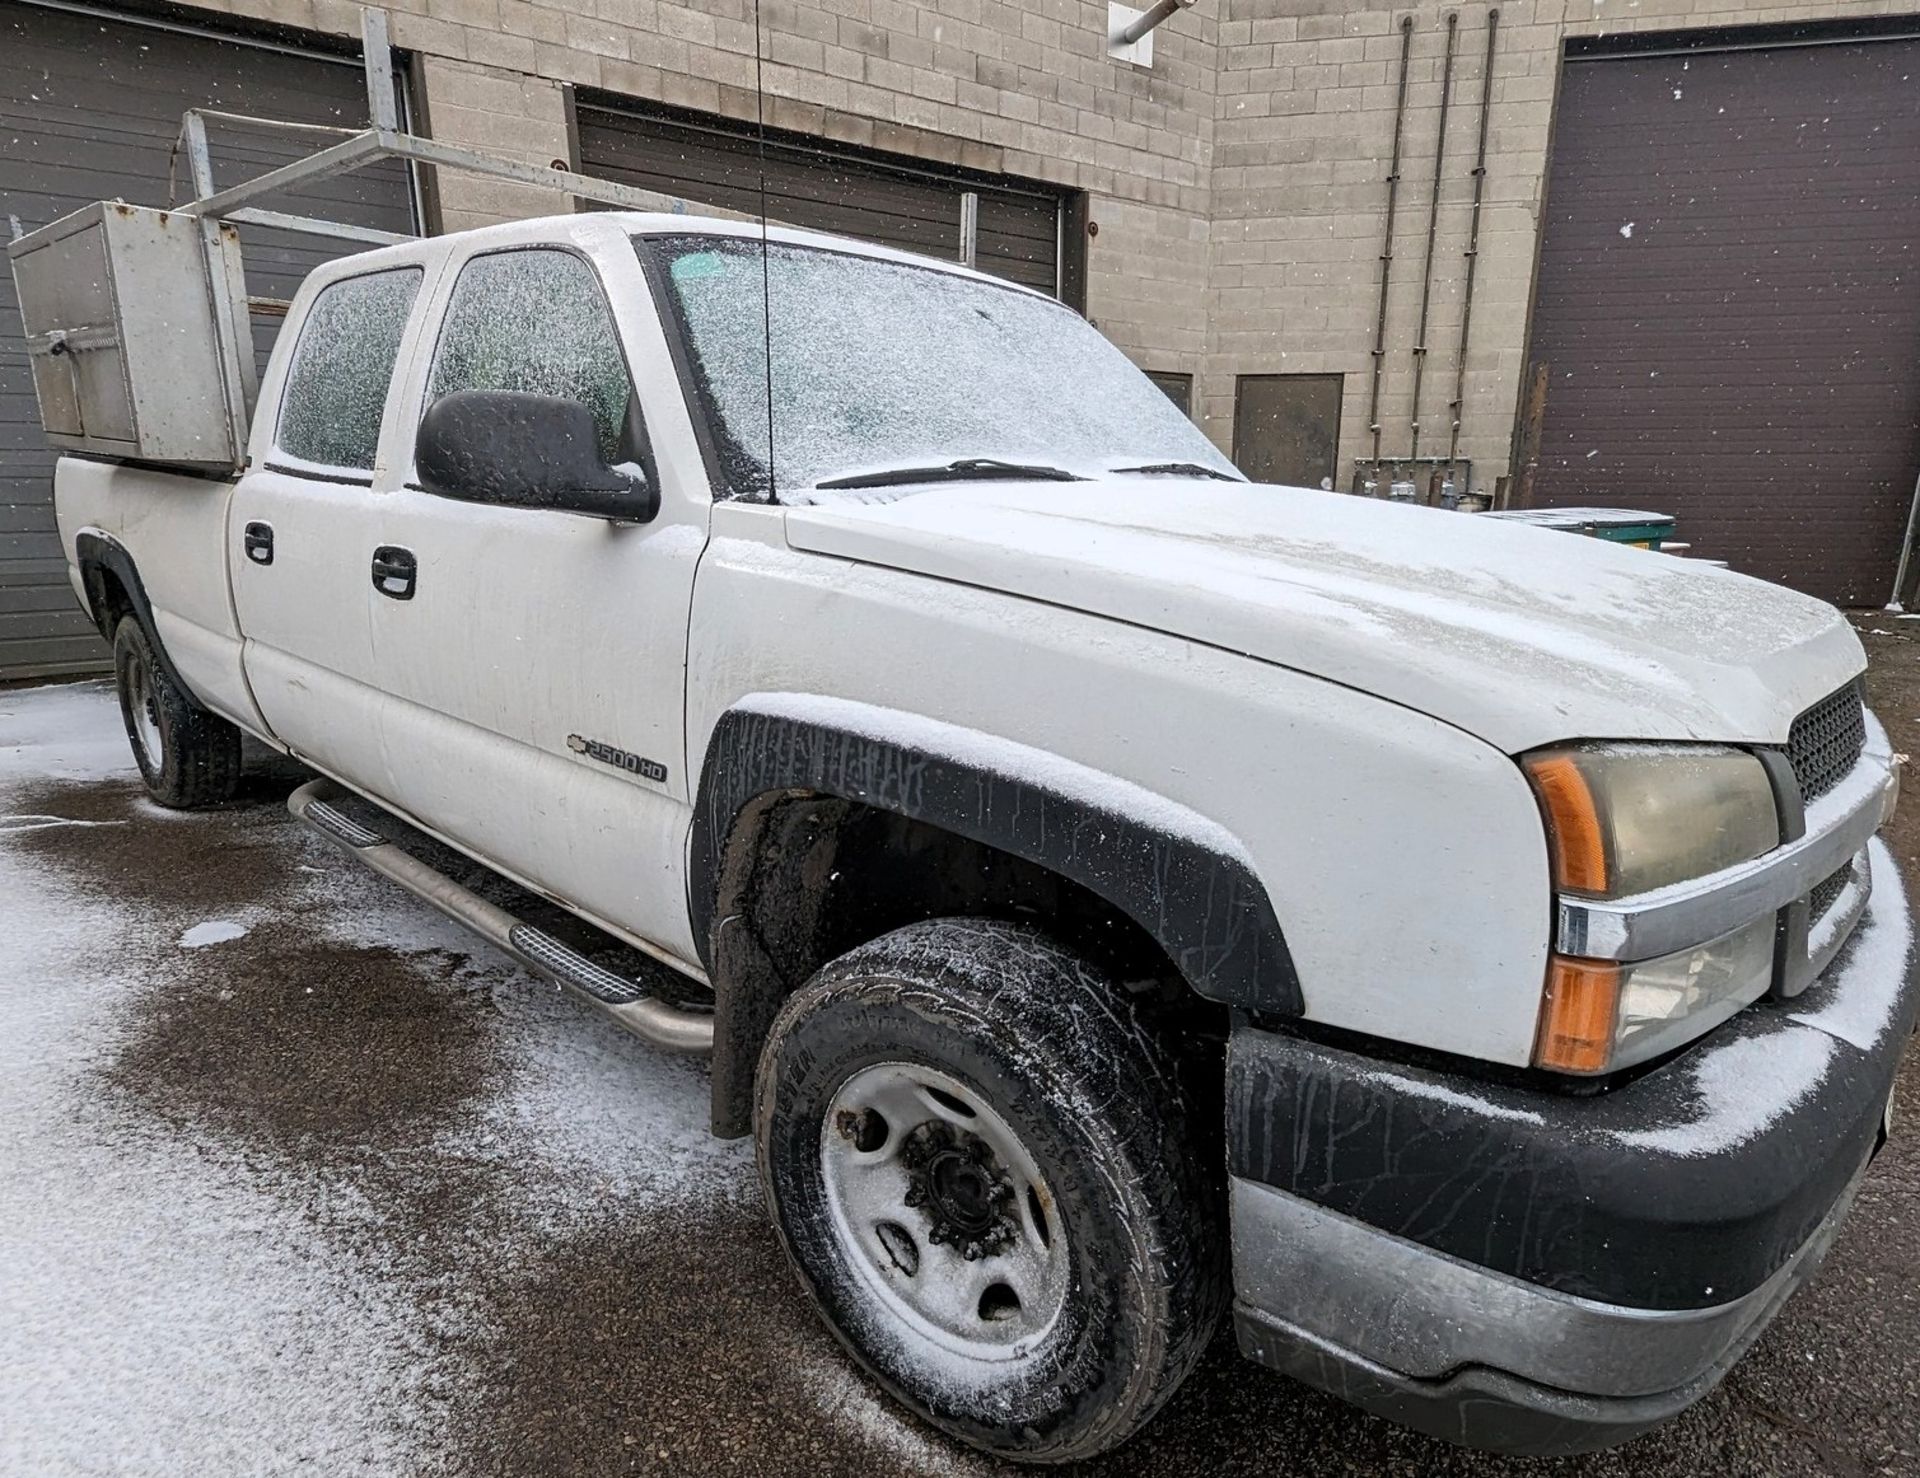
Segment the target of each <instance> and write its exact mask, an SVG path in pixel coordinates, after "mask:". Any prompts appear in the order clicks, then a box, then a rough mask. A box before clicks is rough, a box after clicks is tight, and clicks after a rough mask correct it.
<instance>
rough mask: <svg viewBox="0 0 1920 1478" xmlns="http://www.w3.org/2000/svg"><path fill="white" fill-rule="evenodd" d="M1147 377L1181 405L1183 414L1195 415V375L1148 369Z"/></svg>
mask: <svg viewBox="0 0 1920 1478" xmlns="http://www.w3.org/2000/svg"><path fill="white" fill-rule="evenodd" d="M1147 378H1148V379H1149V380H1151V381H1153V383H1154V384H1156V385H1158V386H1159V387H1160V389H1161V390H1162V391H1163V392H1165V394H1166V397H1167V399H1168V400H1171V401H1172V402H1173V403H1174V404H1175V405H1177V406H1179V407H1180V414H1181V415H1183V416H1192V415H1193V376H1192V375H1181V374H1175V373H1174V372H1173V371H1172V370H1148V371H1147Z"/></svg>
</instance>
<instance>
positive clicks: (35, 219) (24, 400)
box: [0, 0, 413, 681]
mask: <svg viewBox="0 0 1920 1478" xmlns="http://www.w3.org/2000/svg"><path fill="white" fill-rule="evenodd" d="M0 57H4V58H5V60H4V62H0V224H4V223H5V222H6V219H7V217H8V216H9V215H13V216H17V217H19V219H20V223H21V226H22V227H23V229H26V230H29V231H30V230H32V229H34V228H35V227H36V226H43V225H45V224H46V223H47V222H49V221H53V220H57V219H59V218H60V217H61V216H63V215H66V214H67V213H68V212H69V211H73V210H77V209H79V208H80V207H81V206H83V205H86V204H88V203H89V202H91V201H94V200H108V199H112V198H113V197H115V196H121V197H124V198H125V199H127V200H131V201H134V202H136V203H138V204H142V205H164V204H166V203H167V200H168V186H167V177H168V169H169V165H170V164H171V165H172V169H173V176H174V179H175V181H176V188H177V192H178V193H177V194H176V196H175V197H174V198H177V199H186V198H187V197H188V196H189V195H191V194H192V190H191V185H190V180H189V176H188V174H187V171H186V162H185V160H184V159H180V160H173V159H170V154H171V151H172V146H173V141H174V138H175V136H176V134H177V133H178V132H179V129H180V115H181V113H182V112H183V111H184V110H185V109H187V108H190V107H217V108H220V109H222V110H225V111H228V112H234V113H243V114H249V115H252V116H256V117H267V118H283V119H291V120H295V121H299V122H306V123H324V124H329V125H339V126H345V127H356V126H364V124H365V120H366V115H367V104H366V83H365V80H364V77H363V74H362V71H361V67H360V62H359V59H358V58H357V57H348V56H340V57H336V56H330V55H325V54H321V53H315V52H302V51H294V50H289V49H288V48H286V47H281V46H266V45H263V44H257V43H253V42H243V41H237V40H232V39H226V38H222V37H216V36H213V35H211V34H209V33H206V32H202V31H199V30H196V29H194V28H191V27H183V26H180V25H178V24H174V25H168V26H161V25H150V24H143V23H141V22H138V21H136V20H132V19H127V20H120V19H113V18H108V17H103V16H101V15H98V14H88V15H83V14H78V13H76V12H72V11H67V10H61V9H55V8H52V7H43V6H38V5H29V4H20V3H15V0H0ZM211 134H212V143H213V156H214V162H215V166H216V179H217V181H218V182H219V183H221V184H231V183H233V182H234V181H236V180H240V179H245V178H247V177H248V176H249V175H254V174H258V173H261V172H263V171H264V170H267V169H270V168H272V167H273V166H275V165H277V164H282V163H285V162H286V161H287V160H289V159H293V158H297V157H299V156H300V155H301V154H303V153H306V152H308V151H309V150H310V149H312V148H313V147H314V144H315V140H314V139H313V138H312V137H305V138H288V137H285V136H274V135H265V134H262V133H261V132H259V131H258V130H250V131H243V130H235V129H231V128H222V129H216V130H212V131H211ZM271 203H272V204H274V205H282V204H283V203H284V205H285V206H286V208H290V209H296V210H307V211H309V212H311V213H313V214H316V215H333V216H335V217H336V218H338V219H345V220H352V221H357V222H360V223H361V224H365V225H372V226H381V227H384V228H386V229H387V230H391V231H409V230H411V229H413V227H412V222H413V208H412V201H411V195H410V191H409V188H408V184H407V179H406V175H405V173H404V170H403V168H402V167H401V166H399V165H398V164H391V165H383V166H380V167H378V168H375V169H369V170H365V171H362V172H359V173H357V174H354V175H347V176H342V177H340V178H338V179H334V180H327V181H322V182H320V183H319V184H317V185H314V186H312V187H310V188H308V189H306V190H303V191H301V192H298V193H295V192H288V194H287V195H285V196H284V197H282V199H280V200H275V201H273V202H271ZM242 235H243V238H244V240H245V242H246V246H247V263H248V288H249V290H250V291H252V292H254V293H257V294H261V295H264V296H269V297H290V296H291V295H292V293H293V291H294V289H295V288H296V287H298V285H299V282H300V279H301V277H303V276H304V275H305V273H306V272H307V270H308V269H309V268H310V267H312V266H313V265H314V264H315V263H317V262H321V261H325V260H327V259H328V258H329V257H332V256H336V255H338V254H339V249H338V248H337V247H333V246H329V245H328V244H327V243H324V242H317V241H314V240H313V239H311V238H305V237H292V236H288V235H286V234H285V233H283V232H268V231H261V230H259V229H258V228H255V227H246V228H244V229H243V232H242ZM276 326H277V325H276V324H275V322H274V321H272V320H270V319H262V320H260V321H258V322H257V323H256V327H255V340H256V344H257V346H258V347H260V348H262V349H264V348H265V347H266V346H267V345H269V344H270V343H271V342H272V337H273V333H274V329H275V327H276ZM53 462H54V457H53V453H52V452H51V451H50V450H49V449H48V447H47V445H46V442H45V441H44V439H43V438H42V436H41V434H40V418H39V413H38V411H37V410H36V409H35V406H34V398H33V381H32V377H31V372H30V371H29V369H28V367H27V358H26V348H25V345H24V344H23V342H22V340H21V330H20V310H19V306H18V304H17V303H16V302H15V301H14V293H13V275H12V273H11V272H8V271H4V270H0V681H5V680H7V679H9V678H24V677H39V676H47V675H52V674H57V673H63V672H76V671H86V670H89V669H97V668H100V667H102V666H104V665H105V662H106V656H107V652H106V647H105V646H104V645H103V644H102V642H101V641H100V638H99V637H98V636H97V635H96V634H95V633H94V630H93V627H92V626H91V625H90V624H89V623H88V622H87V620H86V618H85V616H83V615H82V614H81V613H80V611H79V609H78V607H77V605H76V603H75V601H74V597H73V592H72V589H71V587H69V585H68V584H67V577H66V566H65V562H64V559H63V558H62V555H61V552H60V541H59V535H58V534H57V533H56V532H55V529H54V521H53Z"/></svg>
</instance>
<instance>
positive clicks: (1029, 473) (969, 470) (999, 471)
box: [814, 457, 1086, 488]
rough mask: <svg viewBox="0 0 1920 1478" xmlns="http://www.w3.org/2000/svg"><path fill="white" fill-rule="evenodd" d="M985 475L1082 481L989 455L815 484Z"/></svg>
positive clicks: (886, 483)
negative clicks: (1002, 460)
mask: <svg viewBox="0 0 1920 1478" xmlns="http://www.w3.org/2000/svg"><path fill="white" fill-rule="evenodd" d="M989 478H1009V479H1012V478H1017V479H1019V480H1020V481H1022V482H1027V481H1032V482H1085V481H1086V479H1085V478H1084V477H1081V476H1080V475H1079V474H1078V473H1075V472H1068V471H1067V470H1066V469H1065V468H1064V467H1045V466H1039V465H1033V466H1029V465H1027V464H1026V463H1022V462H1001V461H997V460H995V459H994V458H992V457H959V458H956V459H955V460H953V461H951V462H942V463H940V464H939V465H938V466H934V467H889V468H887V469H886V470H885V471H884V472H855V473H851V474H849V475H848V476H846V477H829V478H827V479H826V480H825V481H824V482H816V483H815V484H814V486H815V487H816V488H885V487H895V486H898V485H899V484H902V483H913V482H984V481H986V480H987V479H989Z"/></svg>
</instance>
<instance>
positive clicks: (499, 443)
mask: <svg viewBox="0 0 1920 1478" xmlns="http://www.w3.org/2000/svg"><path fill="white" fill-rule="evenodd" d="M414 464H415V466H416V467H418V469H419V472H420V485H421V486H422V487H424V488H425V489H426V490H427V491H428V492H430V493H438V494H439V495H440V496H441V497H443V498H458V499H461V500H462V501H464V502H468V503H490V504H493V505H495V506H496V507H503V508H549V509H553V510H556V511H558V512H562V513H584V514H589V515H592V516H593V517H596V518H611V519H618V520H621V521H623V522H631V523H645V522H646V521H647V520H648V519H651V518H652V517H654V515H656V514H657V513H659V511H660V493H659V490H658V489H656V488H654V487H653V486H651V485H650V484H649V483H648V481H647V479H646V475H645V474H644V473H642V472H640V471H639V469H638V468H635V469H634V470H633V471H632V472H631V473H629V472H624V471H619V472H617V471H615V470H614V469H613V468H611V467H608V466H607V465H606V464H605V463H604V462H602V461H601V460H600V439H599V435H598V433H597V432H596V431H595V430H594V425H593V412H592V411H590V410H588V409H587V408H586V406H584V405H582V404H581V403H580V402H579V401H577V400H569V399H566V398H565V397H562V396H558V395H533V394H529V393H528V392H526V391H522V390H456V391H454V392H453V393H452V394H451V395H443V396H441V397H440V398H439V399H438V400H436V401H435V402H434V403H433V404H432V405H430V406H428V407H427V413H426V415H425V416H423V417H421V420H420V433H419V436H418V438H417V441H416V444H415V448H414Z"/></svg>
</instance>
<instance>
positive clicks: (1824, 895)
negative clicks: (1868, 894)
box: [1807, 861, 1853, 924]
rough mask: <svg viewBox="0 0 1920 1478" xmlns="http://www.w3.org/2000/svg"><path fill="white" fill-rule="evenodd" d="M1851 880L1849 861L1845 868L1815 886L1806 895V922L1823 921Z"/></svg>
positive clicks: (1851, 864) (1850, 864)
mask: <svg viewBox="0 0 1920 1478" xmlns="http://www.w3.org/2000/svg"><path fill="white" fill-rule="evenodd" d="M1852 880H1853V863H1852V862H1851V861H1849V862H1848V863H1847V865H1846V866H1845V867H1842V868H1840V869H1839V870H1838V871H1836V872H1835V873H1834V874H1833V876H1832V877H1830V878H1827V879H1825V880H1824V881H1822V882H1821V883H1820V884H1819V885H1818V886H1816V887H1815V888H1814V890H1813V891H1812V892H1811V893H1809V894H1808V895H1807V922H1808V923H1810V924H1817V923H1819V922H1820V920H1822V919H1824V918H1825V917H1826V916H1827V910H1828V909H1830V908H1832V907H1833V906H1834V904H1836V903H1838V902H1839V901H1840V895H1841V894H1842V893H1844V892H1845V891H1846V889H1847V884H1848V883H1850V882H1851V881H1852Z"/></svg>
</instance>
